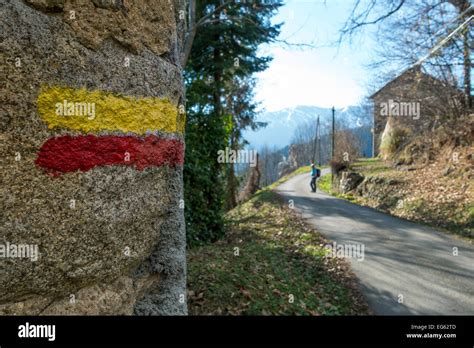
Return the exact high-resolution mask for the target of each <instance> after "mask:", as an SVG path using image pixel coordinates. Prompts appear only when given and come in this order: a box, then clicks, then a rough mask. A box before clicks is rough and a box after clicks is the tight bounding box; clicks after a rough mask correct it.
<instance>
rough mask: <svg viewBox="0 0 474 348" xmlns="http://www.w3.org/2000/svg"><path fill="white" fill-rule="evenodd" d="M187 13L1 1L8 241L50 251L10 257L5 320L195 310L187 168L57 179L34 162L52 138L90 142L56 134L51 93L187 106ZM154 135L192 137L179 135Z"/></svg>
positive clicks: (1, 150) (3, 285)
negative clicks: (54, 89) (47, 111)
mask: <svg viewBox="0 0 474 348" xmlns="http://www.w3.org/2000/svg"><path fill="white" fill-rule="evenodd" d="M151 3H153V6H152V5H150V4H151ZM179 6H182V2H181V1H177V0H176V1H170V2H168V1H156V2H155V1H153V2H150V1H147V0H128V1H127V0H124V1H98V0H95V1H92V0H74V1H71V0H63V1H61V0H51V1H50V0H25V1H21V0H0V80H1V81H2V82H4V86H3V87H2V89H1V90H0V168H1V170H0V211H1V215H0V244H2V243H6V242H9V243H18V244H19V243H26V244H34V245H38V248H39V253H40V257H39V259H38V260H37V261H36V262H32V261H31V260H28V259H20V258H0V314H32V315H37V314H109V315H114V314H133V313H135V314H151V315H153V314H164V315H166V314H186V313H187V310H186V303H185V301H180V295H182V294H185V291H186V283H185V275H186V264H185V262H186V258H185V224H184V217H183V209H182V207H181V206H180V200H181V199H182V197H183V192H182V190H183V186H182V166H181V165H179V166H175V167H168V166H159V167H148V168H145V169H143V170H141V171H139V170H136V169H135V168H132V167H127V166H102V167H94V168H93V169H91V170H89V171H87V172H80V171H76V172H72V173H65V174H63V175H61V176H53V175H50V174H48V173H47V172H46V171H45V170H44V169H42V168H40V167H38V166H37V165H36V164H35V160H36V158H37V154H38V151H39V149H40V148H41V146H42V145H43V144H44V143H45V142H46V141H47V140H48V139H50V138H53V137H57V136H64V135H71V136H79V135H84V134H85V133H83V132H81V131H80V130H74V129H65V128H61V127H60V128H54V129H49V128H48V125H47V124H46V123H45V122H44V120H43V119H42V118H41V116H40V114H39V112H38V106H37V101H38V95H39V93H40V91H41V87H42V86H45V85H50V86H65V87H69V88H76V89H81V88H86V89H88V90H101V91H104V92H108V93H114V94H117V95H123V96H129V97H136V98H144V97H156V98H166V99H167V100H169V101H170V103H172V104H173V105H174V106H176V107H178V105H179V104H180V102H181V100H183V99H184V97H183V95H184V88H183V83H182V71H181V67H180V66H179V64H177V62H178V61H179V51H180V49H181V41H180V34H179V30H178V27H179V26H182V23H178V20H177V18H178V15H177V13H178V11H179ZM71 11H74V13H75V19H71V18H70V16H69V15H70V14H71ZM128 63H129V64H128ZM148 133H150V132H148ZM154 134H155V135H157V136H161V137H165V138H169V139H177V140H180V141H183V135H182V134H181V133H179V132H175V133H167V134H162V133H160V132H159V131H157V132H154ZM96 135H98V136H100V135H108V136H110V135H116V136H121V135H122V136H123V135H131V136H132V135H136V134H134V133H133V132H125V133H124V132H120V131H108V130H104V131H100V132H98V133H97V134H96ZM71 296H73V297H74V298H75V301H73V302H71V301H70V299H71ZM181 299H182V297H181Z"/></svg>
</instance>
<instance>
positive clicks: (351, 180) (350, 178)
mask: <svg viewBox="0 0 474 348" xmlns="http://www.w3.org/2000/svg"><path fill="white" fill-rule="evenodd" d="M363 180H364V177H363V176H362V175H360V174H359V173H355V172H342V173H341V180H340V183H339V188H340V190H341V192H342V193H347V192H349V191H352V190H353V189H355V188H356V187H357V186H358V185H359V184H360V183H361V182H362V181H363Z"/></svg>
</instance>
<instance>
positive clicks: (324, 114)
mask: <svg viewBox="0 0 474 348" xmlns="http://www.w3.org/2000/svg"><path fill="white" fill-rule="evenodd" d="M318 116H320V122H321V130H322V134H323V135H324V134H328V133H329V132H330V131H331V122H332V112H331V108H320V107H317V106H297V107H295V108H288V109H283V110H279V111H274V112H266V113H262V114H261V116H260V117H259V118H258V121H259V122H267V123H268V125H267V127H265V128H263V129H260V130H258V131H255V132H254V131H247V132H245V133H244V137H245V139H247V141H248V142H249V143H250V147H251V148H255V149H257V150H258V149H260V148H261V147H262V146H264V145H265V144H266V145H268V146H270V147H272V148H273V147H276V148H283V147H285V146H288V145H289V144H290V143H291V140H292V138H293V134H294V131H295V129H296V128H297V127H298V125H299V124H301V123H305V122H311V121H314V122H315V121H316V118H317V117H318ZM336 120H337V121H338V122H341V123H342V124H343V125H344V128H350V129H359V128H360V129H359V130H358V131H357V133H358V134H359V136H360V137H362V138H364V139H365V141H364V149H363V152H365V153H367V154H368V155H370V153H371V144H370V146H369V145H366V144H367V139H368V138H371V136H370V127H371V126H372V114H370V113H367V112H364V111H363V109H362V108H361V107H359V106H349V107H346V108H343V109H336ZM367 130H368V131H369V134H368V135H367V134H365V133H367Z"/></svg>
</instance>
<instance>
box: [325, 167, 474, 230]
mask: <svg viewBox="0 0 474 348" xmlns="http://www.w3.org/2000/svg"><path fill="white" fill-rule="evenodd" d="M350 169H351V170H352V171H355V172H357V173H359V174H361V175H363V176H364V177H366V178H377V180H378V181H377V184H372V185H370V186H367V187H366V189H365V191H364V192H363V193H362V194H357V191H356V192H353V193H349V194H340V193H339V192H336V191H334V190H333V189H332V187H331V176H330V175H326V176H324V177H322V178H321V179H320V183H319V187H320V188H321V189H322V190H323V191H325V192H327V193H329V194H332V195H334V196H336V197H339V198H344V199H348V200H350V201H351V202H354V203H357V204H360V205H364V206H369V207H372V208H376V209H379V210H381V211H383V212H386V213H389V214H391V215H394V216H398V217H401V218H404V219H407V220H410V221H415V222H420V223H424V224H426V225H429V226H432V227H435V228H438V229H439V228H442V229H444V230H446V231H447V232H450V233H455V234H457V235H459V236H462V237H467V238H469V239H472V238H473V237H474V207H473V203H472V202H473V200H474V193H473V186H472V181H470V180H466V179H465V178H464V177H463V176H460V175H449V174H448V175H446V174H443V172H442V169H443V167H442V166H441V165H439V164H433V165H428V166H423V167H419V168H412V170H410V171H400V170H397V169H396V168H394V167H392V166H390V165H388V164H387V163H386V162H384V161H381V160H380V159H374V158H370V159H359V160H358V161H356V162H355V163H352V164H351V166H350Z"/></svg>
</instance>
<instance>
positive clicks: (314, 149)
mask: <svg viewBox="0 0 474 348" xmlns="http://www.w3.org/2000/svg"><path fill="white" fill-rule="evenodd" d="M318 131H319V115H318V121H317V122H316V131H315V132H314V141H313V156H312V157H313V158H312V160H313V163H314V164H316V149H317V148H318Z"/></svg>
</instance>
